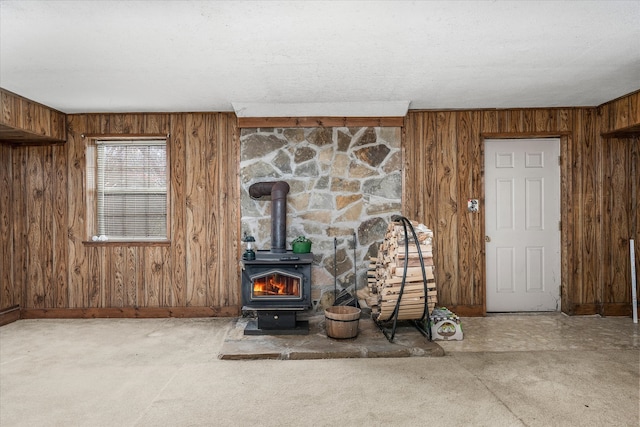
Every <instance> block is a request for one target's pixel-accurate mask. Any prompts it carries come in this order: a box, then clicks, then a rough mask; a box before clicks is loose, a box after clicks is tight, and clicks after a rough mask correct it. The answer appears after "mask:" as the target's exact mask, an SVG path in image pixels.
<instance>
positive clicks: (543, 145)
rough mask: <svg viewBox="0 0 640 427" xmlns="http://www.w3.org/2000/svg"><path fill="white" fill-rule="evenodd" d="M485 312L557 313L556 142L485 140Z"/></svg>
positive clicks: (558, 269) (557, 222)
mask: <svg viewBox="0 0 640 427" xmlns="http://www.w3.org/2000/svg"><path fill="white" fill-rule="evenodd" d="M484 158H485V161H484V163H485V205H486V211H485V214H486V215H485V218H486V220H485V231H486V262H487V311H488V312H512V311H558V310H560V162H559V158H560V140H559V139H557V138H551V139H549V138H545V139H490V140H485V154H484Z"/></svg>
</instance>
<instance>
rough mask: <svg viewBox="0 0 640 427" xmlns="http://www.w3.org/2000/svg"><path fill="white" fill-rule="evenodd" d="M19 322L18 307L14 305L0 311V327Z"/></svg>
mask: <svg viewBox="0 0 640 427" xmlns="http://www.w3.org/2000/svg"><path fill="white" fill-rule="evenodd" d="M16 320H20V306H19V305H14V306H12V307H9V308H6V309H4V310H1V311H0V326H4V325H7V324H9V323H13V322H15V321H16Z"/></svg>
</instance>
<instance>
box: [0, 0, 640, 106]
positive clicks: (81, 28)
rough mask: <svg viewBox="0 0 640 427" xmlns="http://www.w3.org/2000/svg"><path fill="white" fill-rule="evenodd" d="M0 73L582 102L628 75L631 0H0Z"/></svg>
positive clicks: (109, 84)
mask: <svg viewBox="0 0 640 427" xmlns="http://www.w3.org/2000/svg"><path fill="white" fill-rule="evenodd" d="M0 86H1V87H3V88H4V89H7V90H9V91H12V92H15V93H17V94H19V95H22V96H24V97H27V98H29V99H32V100H35V101H38V102H40V103H43V104H45V105H48V106H50V107H53V108H56V109H58V110H60V111H62V112H65V113H77V112H135V111H144V112H156V111H177V112H187V111H233V110H234V106H235V107H236V110H237V112H238V113H239V114H242V115H245V116H248V115H252V114H253V115H265V114H264V113H265V112H266V113H268V112H270V111H273V112H274V114H273V115H339V116H345V115H354V116H358V115H360V116H362V115H395V114H397V113H396V112H395V111H396V109H397V108H398V106H404V108H405V109H406V106H407V104H408V106H409V108H411V109H449V108H465V109H468V108H515V107H556V106H561V107H571V106H596V105H600V104H602V103H604V102H607V101H610V100H612V99H614V98H617V97H619V96H622V95H625V94H628V93H630V92H633V91H635V90H637V89H640V1H639V0H635V1H499V0H496V1H411V2H409V1H289V2H285V1H258V2H254V1H187V0H182V1H51V0H47V1H39V0H32V1H7V0H0ZM409 103H410V104H409ZM254 111H255V113H252V112H254ZM334 113H335V114H334ZM364 113H366V114H364Z"/></svg>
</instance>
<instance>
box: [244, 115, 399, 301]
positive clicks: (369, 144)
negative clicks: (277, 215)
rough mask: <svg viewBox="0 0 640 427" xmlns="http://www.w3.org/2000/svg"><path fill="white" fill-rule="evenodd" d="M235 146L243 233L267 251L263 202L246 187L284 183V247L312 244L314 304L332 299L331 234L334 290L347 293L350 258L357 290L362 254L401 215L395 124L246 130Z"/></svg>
mask: <svg viewBox="0 0 640 427" xmlns="http://www.w3.org/2000/svg"><path fill="white" fill-rule="evenodd" d="M240 144H241V160H240V177H241V178H240V179H241V191H242V196H241V198H242V200H241V203H242V232H243V233H244V232H247V233H248V234H251V235H253V236H254V237H255V238H256V247H257V248H258V249H269V246H270V244H271V236H270V233H271V225H270V224H271V206H270V202H269V201H266V202H265V201H259V200H253V199H251V197H250V196H249V193H248V189H249V186H250V185H251V184H253V183H255V182H260V181H279V180H282V181H286V182H287V183H288V184H289V185H290V187H291V190H290V191H289V194H288V197H287V248H290V247H291V241H292V240H293V239H295V238H296V237H297V236H299V235H305V236H307V237H308V238H309V239H311V240H312V241H313V246H312V252H313V254H314V262H313V265H312V273H311V275H312V280H311V282H312V289H311V292H312V295H311V299H312V301H313V305H314V308H315V309H323V308H324V307H326V306H328V305H331V303H332V301H333V289H334V237H335V238H336V239H337V251H336V252H337V256H336V259H337V276H338V279H337V282H338V290H340V289H342V288H351V290H353V283H354V263H357V273H358V274H357V276H358V277H357V288H358V289H361V288H362V287H364V286H366V271H367V267H368V265H369V256H371V255H375V254H377V252H378V244H379V243H380V241H382V239H383V238H384V232H385V230H386V228H387V224H388V223H389V221H390V218H391V216H392V215H395V214H399V213H400V212H401V201H402V170H401V169H402V151H401V129H400V128H397V127H393V128H391V127H333V128H252V129H248V128H245V129H242V131H241V134H240ZM354 232H355V233H356V238H357V246H356V255H355V259H354V254H353V233H354Z"/></svg>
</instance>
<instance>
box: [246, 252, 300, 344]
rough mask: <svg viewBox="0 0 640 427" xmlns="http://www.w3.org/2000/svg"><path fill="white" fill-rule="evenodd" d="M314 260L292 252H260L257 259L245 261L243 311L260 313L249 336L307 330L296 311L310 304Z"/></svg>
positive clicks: (251, 325) (247, 331) (248, 333)
mask: <svg viewBox="0 0 640 427" xmlns="http://www.w3.org/2000/svg"><path fill="white" fill-rule="evenodd" d="M312 262H313V254H310V253H309V254H294V253H292V252H290V251H288V252H286V253H272V252H270V251H257V252H256V259H255V260H244V261H243V262H242V263H243V269H242V302H243V310H245V311H255V312H256V315H257V320H256V321H255V322H250V323H249V324H248V326H247V329H245V334H246V335H259V334H305V333H308V323H306V322H304V321H300V320H298V319H297V313H298V312H300V311H304V310H307V309H308V308H309V307H311V264H312Z"/></svg>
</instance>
